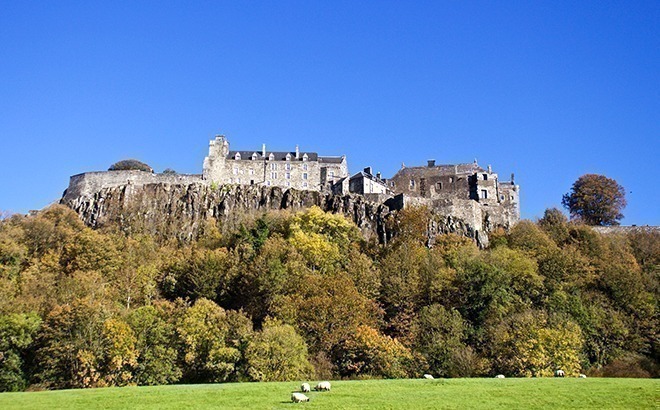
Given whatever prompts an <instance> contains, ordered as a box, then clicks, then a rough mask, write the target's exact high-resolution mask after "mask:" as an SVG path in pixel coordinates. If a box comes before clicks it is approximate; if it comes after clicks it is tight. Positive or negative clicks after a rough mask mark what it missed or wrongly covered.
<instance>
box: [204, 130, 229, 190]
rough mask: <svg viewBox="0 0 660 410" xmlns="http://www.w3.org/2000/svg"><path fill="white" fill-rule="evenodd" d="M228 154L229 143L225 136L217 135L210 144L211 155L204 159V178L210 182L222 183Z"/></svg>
mask: <svg viewBox="0 0 660 410" xmlns="http://www.w3.org/2000/svg"><path fill="white" fill-rule="evenodd" d="M228 154H229V141H227V138H226V137H225V136H224V135H216V137H215V139H213V140H211V141H210V142H209V155H208V156H207V157H206V158H204V166H203V168H202V177H203V178H204V179H206V180H209V181H222V179H223V177H224V172H225V161H226V159H227V155H228Z"/></svg>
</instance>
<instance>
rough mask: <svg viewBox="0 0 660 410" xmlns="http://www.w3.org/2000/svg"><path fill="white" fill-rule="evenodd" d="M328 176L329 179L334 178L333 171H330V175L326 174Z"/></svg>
mask: <svg viewBox="0 0 660 410" xmlns="http://www.w3.org/2000/svg"><path fill="white" fill-rule="evenodd" d="M328 176H329V177H330V178H331V179H332V178H334V177H335V171H330V173H329V174H328Z"/></svg>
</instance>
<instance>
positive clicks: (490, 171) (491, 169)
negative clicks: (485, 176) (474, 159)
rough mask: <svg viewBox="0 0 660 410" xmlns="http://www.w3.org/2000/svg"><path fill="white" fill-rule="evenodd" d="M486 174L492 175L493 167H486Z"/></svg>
mask: <svg viewBox="0 0 660 410" xmlns="http://www.w3.org/2000/svg"><path fill="white" fill-rule="evenodd" d="M488 173H489V174H492V173H493V167H491V166H490V165H488Z"/></svg>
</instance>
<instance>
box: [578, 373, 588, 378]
mask: <svg viewBox="0 0 660 410" xmlns="http://www.w3.org/2000/svg"><path fill="white" fill-rule="evenodd" d="M578 377H579V378H580V379H586V378H587V375H586V374H582V373H580V375H579V376H578Z"/></svg>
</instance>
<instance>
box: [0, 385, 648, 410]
mask: <svg viewBox="0 0 660 410" xmlns="http://www.w3.org/2000/svg"><path fill="white" fill-rule="evenodd" d="M298 387H299V384H298V383H295V382H288V383H232V384H200V385H179V386H158V387H122V388H107V389H87V390H60V391H44V392H32V393H0V409H247V408H250V409H293V408H298V407H300V408H307V409H466V408H468V409H497V408H502V409H504V408H506V409H511V408H517V409H541V408H555V409H562V408H574V409H658V408H660V380H653V379H601V378H590V379H576V378H565V379H553V378H546V379H436V380H421V379H420V380H362V381H335V382H332V391H331V392H323V393H316V392H314V391H312V392H311V393H310V394H308V396H309V397H310V399H311V401H310V402H309V403H291V402H290V396H291V392H292V391H294V390H297V389H298Z"/></svg>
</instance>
